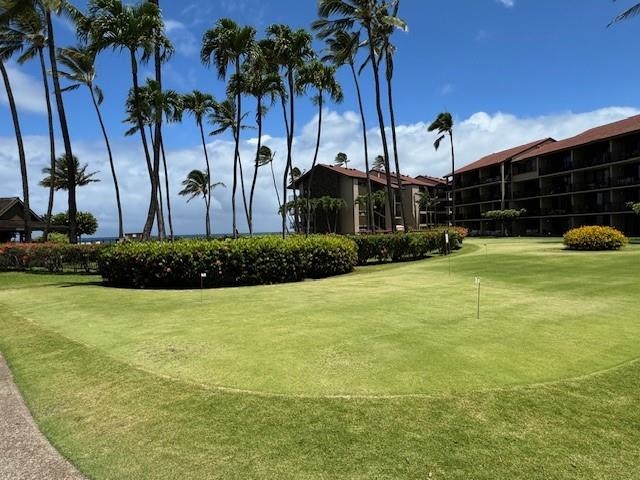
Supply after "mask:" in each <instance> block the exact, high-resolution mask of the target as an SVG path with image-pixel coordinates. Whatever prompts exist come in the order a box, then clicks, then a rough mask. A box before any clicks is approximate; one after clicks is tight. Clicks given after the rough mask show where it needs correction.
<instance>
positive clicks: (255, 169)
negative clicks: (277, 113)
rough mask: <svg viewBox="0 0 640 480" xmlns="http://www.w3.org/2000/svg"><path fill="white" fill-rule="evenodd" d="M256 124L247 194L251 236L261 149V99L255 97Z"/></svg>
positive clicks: (250, 233) (251, 233)
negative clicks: (254, 148)
mask: <svg viewBox="0 0 640 480" xmlns="http://www.w3.org/2000/svg"><path fill="white" fill-rule="evenodd" d="M256 123H257V124H258V145H257V147H256V158H255V161H254V166H253V179H252V181H251V191H250V192H249V235H253V194H254V193H255V191H256V181H257V180H258V167H259V164H258V159H259V157H260V148H261V147H262V97H260V96H259V95H258V97H257V113H256Z"/></svg>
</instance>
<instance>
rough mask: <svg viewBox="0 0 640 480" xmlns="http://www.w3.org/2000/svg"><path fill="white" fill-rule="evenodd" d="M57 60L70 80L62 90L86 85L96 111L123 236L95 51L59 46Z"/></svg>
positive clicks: (115, 176) (121, 236)
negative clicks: (97, 82) (97, 77)
mask: <svg viewBox="0 0 640 480" xmlns="http://www.w3.org/2000/svg"><path fill="white" fill-rule="evenodd" d="M58 60H59V62H60V63H61V64H62V65H63V66H64V67H65V68H66V69H67V71H62V70H61V71H60V72H59V74H60V76H61V77H62V78H65V79H67V80H69V81H70V82H72V83H71V85H69V86H68V87H65V88H63V89H62V91H67V90H75V89H77V88H78V87H80V86H81V85H84V86H85V87H87V89H88V90H89V94H90V95H91V102H92V103H93V108H94V109H95V111H96V115H97V117H98V123H99V124H100V129H101V131H102V136H103V138H104V143H105V146H106V147H107V154H108V155H109V167H110V169H111V177H112V178H113V186H114V189H115V193H116V206H117V209H118V237H119V238H124V228H123V221H122V203H121V202H120V187H119V186H118V176H117V175H116V168H115V164H114V161H113V153H112V151H111V142H109V136H108V135H107V129H106V127H105V124H104V120H103V119H102V113H101V112H100V105H102V101H103V100H104V95H103V93H102V89H101V88H100V87H99V86H98V85H96V84H95V83H94V81H95V78H96V68H95V60H96V51H95V50H94V49H92V48H90V47H87V46H78V47H69V48H61V49H58Z"/></svg>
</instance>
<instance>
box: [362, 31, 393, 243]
mask: <svg viewBox="0 0 640 480" xmlns="http://www.w3.org/2000/svg"><path fill="white" fill-rule="evenodd" d="M366 29H367V36H368V38H369V42H368V44H369V55H370V56H371V67H372V69H373V82H374V85H375V94H376V112H377V114H378V124H379V125H380V139H381V141H382V153H383V155H384V168H385V176H386V178H387V204H388V207H389V215H390V216H391V231H392V232H395V231H396V218H395V217H396V215H395V208H394V207H395V205H394V202H393V189H392V188H391V169H390V168H389V146H388V145H387V133H386V131H385V126H384V115H383V114H382V101H381V95H380V72H379V70H378V69H379V66H380V61H379V60H376V52H375V48H374V45H373V41H371V39H372V35H371V24H370V23H369V24H367V25H366Z"/></svg>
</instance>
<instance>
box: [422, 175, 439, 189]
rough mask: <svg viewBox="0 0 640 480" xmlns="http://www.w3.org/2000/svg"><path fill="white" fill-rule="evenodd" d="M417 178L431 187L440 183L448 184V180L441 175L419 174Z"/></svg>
mask: <svg viewBox="0 0 640 480" xmlns="http://www.w3.org/2000/svg"><path fill="white" fill-rule="evenodd" d="M416 180H420V181H422V182H425V183H428V184H429V186H430V187H436V186H438V185H447V180H446V179H444V178H440V177H431V176H429V175H418V176H416Z"/></svg>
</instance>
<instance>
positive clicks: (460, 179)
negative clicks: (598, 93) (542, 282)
mask: <svg viewBox="0 0 640 480" xmlns="http://www.w3.org/2000/svg"><path fill="white" fill-rule="evenodd" d="M454 174H455V181H456V189H455V192H454V194H455V204H456V207H455V208H456V224H457V225H463V226H466V227H467V228H469V230H470V232H471V234H481V235H493V234H498V233H499V230H500V228H501V226H500V225H497V224H496V222H495V221H494V220H491V219H488V218H485V216H484V215H483V214H485V213H486V212H488V211H490V210H504V209H517V210H523V214H522V216H521V217H520V218H519V219H518V220H517V221H515V222H513V225H510V226H509V227H508V228H509V230H510V231H509V233H510V234H511V235H562V234H563V233H564V232H565V231H567V230H568V229H570V228H573V227H577V226H581V225H610V226H613V227H616V228H618V229H620V230H622V231H624V232H625V233H627V234H628V235H634V236H637V235H640V219H639V217H638V215H635V214H634V213H633V212H632V211H631V209H630V208H629V207H628V203H629V202H640V115H638V116H634V117H630V118H627V119H625V120H621V121H619V122H614V123H611V124H608V125H603V126H600V127H596V128H592V129H590V130H587V131H585V132H583V133H580V134H579V135H576V136H574V137H571V138H567V139H564V140H560V141H556V140H554V139H552V138H546V139H540V140H537V141H534V142H531V143H528V144H526V145H521V146H518V147H514V148H511V149H509V150H505V151H502V152H497V153H494V154H491V155H488V156H486V157H483V158H481V159H480V160H478V161H476V162H473V163H471V164H469V165H466V166H464V167H462V168H460V169H458V170H456V171H455V173H454Z"/></svg>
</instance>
